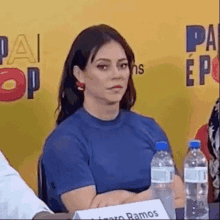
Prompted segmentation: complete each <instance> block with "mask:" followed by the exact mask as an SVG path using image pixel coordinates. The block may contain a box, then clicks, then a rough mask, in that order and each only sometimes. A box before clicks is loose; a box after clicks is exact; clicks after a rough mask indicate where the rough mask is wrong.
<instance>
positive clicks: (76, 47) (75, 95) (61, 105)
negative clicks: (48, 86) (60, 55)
mask: <svg viewBox="0 0 220 220" xmlns="http://www.w3.org/2000/svg"><path fill="white" fill-rule="evenodd" d="M112 40H113V41H116V42H118V43H119V44H120V45H121V46H122V47H123V49H124V50H125V54H126V56H127V59H128V64H129V70H130V77H129V80H128V87H127V90H126V92H125V94H124V96H123V97H122V100H121V101H120V109H126V110H130V109H131V107H132V106H133V105H134V103H135V101H136V91H135V88H134V83H133V80H132V67H133V65H134V62H135V57H134V53H133V51H132V49H131V48H130V46H129V45H128V43H127V42H126V40H125V39H124V38H123V37H122V36H121V35H120V34H119V33H118V32H117V31H116V30H115V29H114V28H112V27H110V26H108V25H105V24H101V25H95V26H91V27H89V28H87V29H85V30H83V31H82V32H81V33H80V34H79V35H78V36H77V37H76V39H75V40H74V42H73V44H72V46H71V48H70V51H69V54H68V56H67V59H66V61H65V64H64V68H63V74H62V78H61V82H60V88H59V97H58V107H57V109H56V111H59V114H58V117H57V120H56V124H57V125H59V124H60V123H61V122H62V121H64V120H65V119H66V118H67V117H69V116H70V115H72V114H73V113H74V112H75V111H76V110H77V109H79V108H80V107H82V105H83V101H84V94H83V92H81V91H79V90H78V89H77V85H76V82H77V79H76V78H75V76H74V75H73V67H74V66H75V65H76V66H78V67H79V68H80V69H81V70H85V67H86V65H87V62H88V60H89V57H90V55H91V51H93V54H92V57H91V62H93V60H94V58H95V55H96V54H97V52H98V50H99V49H100V48H101V47H102V46H103V45H104V44H106V43H108V42H110V41H112Z"/></svg>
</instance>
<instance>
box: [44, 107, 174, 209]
mask: <svg viewBox="0 0 220 220" xmlns="http://www.w3.org/2000/svg"><path fill="white" fill-rule="evenodd" d="M158 141H167V142H168V139H167V137H166V135H165V133H164V131H163V130H162V129H161V128H160V127H159V125H158V124H157V123H156V122H155V120H154V119H153V118H149V117H146V116H142V115H139V114H137V113H135V112H132V111H126V110H120V112H119V114H118V116H117V117H116V118H115V119H114V120H111V121H103V120H100V119H98V118H96V117H94V116H92V115H91V114H89V113H88V112H87V111H86V110H85V109H84V108H83V107H82V108H80V109H78V110H77V111H76V112H75V113H74V114H73V115H71V116H70V117H69V118H67V119H66V120H65V121H63V122H62V123H61V124H60V125H59V126H57V127H56V128H55V130H54V131H53V132H52V133H51V134H50V136H49V137H48V138H47V140H46V141H45V146H44V149H43V155H42V163H43V165H44V167H45V173H46V178H47V181H48V184H49V186H50V190H49V192H48V196H49V200H51V201H53V202H51V204H48V205H49V207H50V208H51V209H52V210H53V211H55V212H59V211H66V209H65V206H64V205H63V203H62V201H61V195H62V194H63V193H65V192H68V191H71V190H74V189H77V188H80V187H85V186H90V185H95V186H96V192H97V194H100V193H104V192H108V191H112V190H117V189H123V190H128V191H131V192H137V193H139V192H142V191H144V190H146V189H148V188H149V186H150V184H151V172H150V168H151V167H150V164H151V160H152V158H153V156H154V154H155V153H156V142H158ZM168 148H169V149H168V150H169V151H170V146H169V142H168Z"/></svg>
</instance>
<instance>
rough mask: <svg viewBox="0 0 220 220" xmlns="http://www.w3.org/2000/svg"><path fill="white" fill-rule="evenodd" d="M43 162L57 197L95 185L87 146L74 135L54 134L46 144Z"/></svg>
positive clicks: (48, 179)
mask: <svg viewBox="0 0 220 220" xmlns="http://www.w3.org/2000/svg"><path fill="white" fill-rule="evenodd" d="M42 162H43V165H44V168H45V173H46V178H47V181H48V183H49V184H50V186H51V187H52V188H53V189H54V190H55V194H56V195H62V194H63V193H65V192H68V191H72V190H74V189H77V188H81V187H85V186H89V185H95V181H94V178H93V175H92V172H91V170H90V167H89V152H88V149H87V146H85V144H83V143H82V141H80V140H79V138H77V137H76V136H75V135H73V134H58V135H57V134H54V135H53V136H52V137H49V138H48V140H47V141H46V142H45V146H44V152H43V155H42Z"/></svg>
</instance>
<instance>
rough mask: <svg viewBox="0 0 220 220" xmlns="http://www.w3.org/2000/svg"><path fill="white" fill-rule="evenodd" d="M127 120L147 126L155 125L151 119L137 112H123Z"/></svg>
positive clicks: (154, 121)
mask: <svg viewBox="0 0 220 220" xmlns="http://www.w3.org/2000/svg"><path fill="white" fill-rule="evenodd" d="M125 114H126V116H127V120H130V121H131V122H132V123H137V124H139V123H144V124H147V125H156V124H157V122H156V120H155V119H154V118H153V117H150V116H146V115H144V114H142V113H140V112H138V111H133V110H131V111H125Z"/></svg>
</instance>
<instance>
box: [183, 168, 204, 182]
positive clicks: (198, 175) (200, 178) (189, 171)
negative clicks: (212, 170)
mask: <svg viewBox="0 0 220 220" xmlns="http://www.w3.org/2000/svg"><path fill="white" fill-rule="evenodd" d="M184 180H185V182H188V183H207V182H208V169H207V167H193V168H192V167H190V168H185V169H184Z"/></svg>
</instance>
